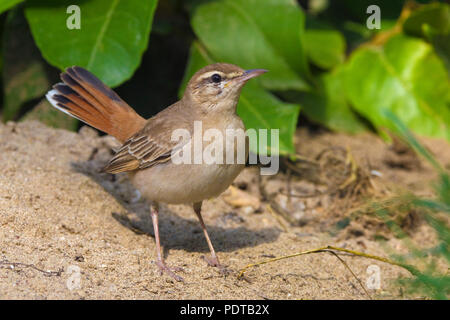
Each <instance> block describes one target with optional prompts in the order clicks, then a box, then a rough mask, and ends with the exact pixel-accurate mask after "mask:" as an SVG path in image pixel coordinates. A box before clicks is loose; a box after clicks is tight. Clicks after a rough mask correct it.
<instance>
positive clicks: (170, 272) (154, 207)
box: [150, 204, 184, 281]
mask: <svg viewBox="0 0 450 320" xmlns="http://www.w3.org/2000/svg"><path fill="white" fill-rule="evenodd" d="M150 215H151V216H152V222H153V230H154V231H155V241H156V257H157V259H156V265H157V266H158V268H159V271H160V272H161V275H162V274H163V273H164V272H166V273H167V274H168V275H169V276H171V277H172V278H174V279H175V280H177V281H184V279H183V278H182V277H180V276H179V275H176V274H175V273H174V272H173V271H179V270H180V269H171V268H169V267H168V266H167V265H166V264H165V263H164V259H163V257H162V254H161V243H160V242H159V228H158V205H157V204H152V205H151V206H150Z"/></svg>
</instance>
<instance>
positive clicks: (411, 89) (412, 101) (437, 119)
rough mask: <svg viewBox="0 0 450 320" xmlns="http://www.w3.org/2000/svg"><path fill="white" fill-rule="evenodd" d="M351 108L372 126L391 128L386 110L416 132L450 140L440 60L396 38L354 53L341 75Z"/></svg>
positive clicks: (449, 98)
mask: <svg viewBox="0 0 450 320" xmlns="http://www.w3.org/2000/svg"><path fill="white" fill-rule="evenodd" d="M345 85H346V91H347V96H348V98H349V99H350V101H351V103H352V105H353V107H354V108H355V109H356V110H357V111H358V112H359V113H360V114H362V115H364V116H365V117H366V118H367V119H369V120H370V121H371V122H372V123H373V124H374V125H375V126H376V127H379V128H380V127H388V128H392V124H391V122H390V121H388V120H387V119H386V117H384V116H383V115H382V110H383V109H388V110H390V111H392V112H393V113H394V114H395V115H396V116H398V117H399V118H400V119H401V120H402V121H403V122H404V123H405V124H406V125H407V126H408V127H409V128H410V129H411V130H413V131H415V132H416V133H418V134H421V135H425V136H432V137H446V138H447V139H450V127H449V124H450V108H449V102H450V90H449V81H448V78H447V73H446V70H445V67H444V65H443V63H442V61H441V60H440V59H439V58H438V57H437V56H436V54H435V53H434V51H433V49H432V47H431V46H430V45H429V44H428V43H426V42H424V41H422V40H420V39H415V38H410V37H406V36H403V35H397V36H394V37H392V38H391V39H389V40H388V42H387V43H386V44H385V45H384V47H382V48H374V47H365V48H361V49H359V50H357V51H356V52H354V54H353V56H352V57H351V59H350V61H349V63H348V67H347V70H346V75H345Z"/></svg>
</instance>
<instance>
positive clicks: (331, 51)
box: [305, 29, 345, 69]
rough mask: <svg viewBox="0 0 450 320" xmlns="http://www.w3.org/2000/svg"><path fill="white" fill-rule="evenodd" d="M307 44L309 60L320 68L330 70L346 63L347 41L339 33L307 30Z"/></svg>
mask: <svg viewBox="0 0 450 320" xmlns="http://www.w3.org/2000/svg"><path fill="white" fill-rule="evenodd" d="M305 44H306V52H307V54H308V58H309V59H310V60H311V62H312V63H314V64H315V65H316V66H318V67H321V68H323V69H330V68H332V67H334V66H336V65H338V64H340V63H342V62H343V61H344V56H345V39H344V37H343V36H342V34H341V33H340V32H339V31H335V30H325V29H309V30H308V29H307V30H306V32H305Z"/></svg>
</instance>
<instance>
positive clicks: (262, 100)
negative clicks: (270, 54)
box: [180, 42, 300, 155]
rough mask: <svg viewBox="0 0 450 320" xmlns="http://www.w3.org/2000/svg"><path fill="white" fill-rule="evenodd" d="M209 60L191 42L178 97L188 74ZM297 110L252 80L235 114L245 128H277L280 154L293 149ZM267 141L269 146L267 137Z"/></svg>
mask: <svg viewBox="0 0 450 320" xmlns="http://www.w3.org/2000/svg"><path fill="white" fill-rule="evenodd" d="M211 63H214V60H213V59H212V58H211V57H210V56H209V55H208V53H207V51H206V49H205V48H204V47H203V46H202V45H201V44H200V43H198V42H194V43H193V45H192V47H191V54H190V57H189V62H188V65H187V68H186V72H185V75H184V79H183V83H182V85H181V87H180V96H181V95H182V92H183V91H184V88H185V87H186V84H187V82H188V81H189V79H190V78H191V76H192V75H193V74H194V73H195V72H196V71H198V70H199V69H200V68H202V67H204V66H206V65H208V64H211ZM299 111H300V107H299V105H296V104H288V103H284V102H282V101H280V100H279V99H278V98H276V97H275V96H274V95H272V94H271V93H269V92H268V91H266V90H264V89H263V88H262V87H261V86H260V85H259V84H258V83H257V82H256V81H249V82H248V83H247V84H246V85H245V86H244V88H243V90H242V93H241V97H240V99H239V104H238V107H237V113H238V114H239V116H240V117H241V118H242V120H243V121H244V124H245V127H246V128H247V129H249V128H253V129H256V130H258V129H279V138H280V141H279V148H280V149H279V153H280V154H284V155H285V154H293V153H294V152H295V149H294V143H293V135H294V132H295V129H296V125H297V119H298V114H299ZM268 140H269V141H268V146H269V147H270V145H271V144H270V139H268ZM250 150H251V151H252V152H255V153H257V150H258V146H257V145H256V144H251V145H250Z"/></svg>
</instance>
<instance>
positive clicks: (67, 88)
mask: <svg viewBox="0 0 450 320" xmlns="http://www.w3.org/2000/svg"><path fill="white" fill-rule="evenodd" d="M61 80H62V81H63V82H60V83H57V84H55V85H54V86H53V90H50V91H49V92H48V93H47V95H46V97H47V99H48V101H49V102H50V103H51V104H52V105H53V106H54V107H55V108H57V109H59V110H60V111H62V112H64V113H66V114H68V115H70V116H72V117H74V118H77V119H78V120H80V121H83V122H84V123H87V124H88V125H90V126H92V127H94V128H97V129H98V130H101V131H103V132H106V133H108V134H110V135H112V136H114V137H116V138H117V139H118V140H119V141H121V142H124V141H126V140H127V139H128V138H130V137H131V136H132V135H133V134H135V133H136V132H138V131H139V130H140V129H142V128H143V127H144V125H145V122H146V121H145V119H144V118H142V117H141V116H139V115H138V114H137V113H136V112H135V111H134V110H133V109H132V108H131V107H130V106H129V105H128V104H127V103H126V102H125V101H123V100H122V99H121V98H120V97H119V96H118V95H117V94H116V93H115V92H114V91H113V90H111V89H110V88H109V87H107V86H106V85H105V84H103V82H101V81H100V80H99V79H98V78H97V77H96V76H94V75H93V74H92V73H90V72H89V71H87V70H86V69H83V68H81V67H78V66H74V67H70V68H67V69H66V72H63V73H61Z"/></svg>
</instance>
